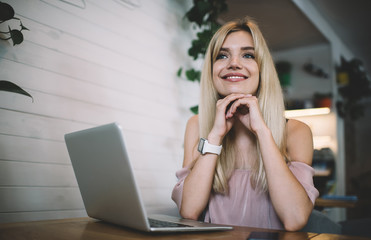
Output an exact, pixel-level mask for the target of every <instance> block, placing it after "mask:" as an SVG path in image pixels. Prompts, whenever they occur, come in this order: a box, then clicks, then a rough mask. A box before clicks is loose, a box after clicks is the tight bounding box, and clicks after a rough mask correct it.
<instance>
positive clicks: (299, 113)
mask: <svg viewBox="0 0 371 240" xmlns="http://www.w3.org/2000/svg"><path fill="white" fill-rule="evenodd" d="M330 112H331V110H330V108H327V107H324V108H307V109H297V110H286V111H285V117H286V118H294V117H305V116H317V115H325V114H329V113H330Z"/></svg>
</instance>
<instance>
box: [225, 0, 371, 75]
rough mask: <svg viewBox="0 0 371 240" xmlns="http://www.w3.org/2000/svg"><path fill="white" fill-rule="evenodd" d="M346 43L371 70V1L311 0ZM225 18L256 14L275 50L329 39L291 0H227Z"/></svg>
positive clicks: (370, 71) (270, 45)
mask: <svg viewBox="0 0 371 240" xmlns="http://www.w3.org/2000/svg"><path fill="white" fill-rule="evenodd" d="M309 1H310V2H311V3H312V5H313V6H314V7H315V8H316V9H317V10H318V12H319V13H320V14H321V15H322V16H323V18H324V19H325V20H326V21H327V22H328V24H329V25H330V26H331V27H332V28H333V30H334V32H335V33H336V34H337V35H338V36H339V38H340V39H341V40H342V41H343V43H344V45H345V46H346V47H347V48H348V49H349V50H350V51H351V52H352V53H353V54H354V56H355V57H356V58H358V59H360V60H362V62H363V64H364V67H365V69H366V71H367V72H368V73H369V76H370V73H371V14H370V12H371V1H370V0H356V1H350V0H309ZM226 2H227V4H228V12H226V13H224V14H222V15H221V16H220V19H221V21H223V22H224V21H225V22H226V21H229V20H233V19H237V18H242V17H244V16H246V15H248V16H251V17H253V18H254V19H255V20H256V21H257V22H258V24H259V26H260V29H261V31H262V32H263V34H264V37H265V38H266V41H267V42H268V46H269V48H270V49H271V50H273V51H277V50H285V49H290V48H296V47H301V46H308V45H315V44H321V43H328V41H327V39H326V38H325V37H324V36H323V35H322V34H321V33H320V31H319V30H318V29H317V28H316V27H315V26H314V25H313V24H312V23H311V21H310V20H309V19H308V18H307V17H306V16H305V15H304V14H303V13H302V12H301V10H300V9H299V8H298V7H297V6H296V5H295V4H294V3H293V2H292V1H291V0H226Z"/></svg>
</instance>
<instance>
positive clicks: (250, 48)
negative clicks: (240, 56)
mask: <svg viewBox="0 0 371 240" xmlns="http://www.w3.org/2000/svg"><path fill="white" fill-rule="evenodd" d="M228 50H229V48H220V51H227V52H228ZM241 50H254V51H255V48H254V47H242V48H241Z"/></svg>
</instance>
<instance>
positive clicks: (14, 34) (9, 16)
mask: <svg viewBox="0 0 371 240" xmlns="http://www.w3.org/2000/svg"><path fill="white" fill-rule="evenodd" d="M14 14H15V12H14V9H13V7H12V6H10V5H9V4H7V3H3V2H0V24H4V23H5V22H7V21H10V20H16V21H19V25H20V29H12V28H11V27H10V26H9V25H8V31H5V32H4V31H0V34H1V35H0V39H1V40H4V41H7V40H9V39H11V40H12V42H13V46H15V45H17V44H21V43H22V42H23V34H22V31H23V30H28V29H27V28H26V27H25V26H23V24H22V21H21V20H20V19H19V18H16V17H14ZM0 91H6V92H12V93H18V94H22V95H25V96H28V97H30V98H32V96H31V95H30V94H29V93H28V92H26V91H25V90H23V89H22V88H21V87H19V86H18V85H16V84H14V83H12V82H9V81H6V80H0ZM32 100H33V99H32Z"/></svg>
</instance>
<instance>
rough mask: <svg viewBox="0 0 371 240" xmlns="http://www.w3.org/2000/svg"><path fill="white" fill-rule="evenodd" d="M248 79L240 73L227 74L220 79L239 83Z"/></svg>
mask: <svg viewBox="0 0 371 240" xmlns="http://www.w3.org/2000/svg"><path fill="white" fill-rule="evenodd" d="M247 78H248V77H247V76H245V75H243V74H241V73H228V74H226V75H224V76H222V79H223V80H225V81H230V82H239V81H243V80H245V79H247Z"/></svg>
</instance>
